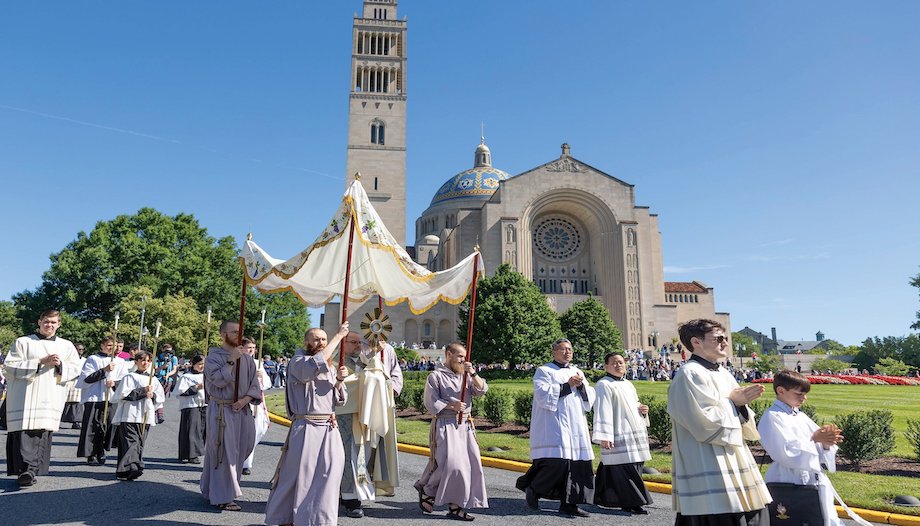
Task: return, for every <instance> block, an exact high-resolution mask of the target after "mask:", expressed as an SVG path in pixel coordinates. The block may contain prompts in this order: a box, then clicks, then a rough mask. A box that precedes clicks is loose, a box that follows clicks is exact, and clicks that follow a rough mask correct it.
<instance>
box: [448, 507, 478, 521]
mask: <svg viewBox="0 0 920 526" xmlns="http://www.w3.org/2000/svg"><path fill="white" fill-rule="evenodd" d="M447 518H448V519H453V520H455V521H465V522H470V521H472V520H473V516H472V515H470V514H469V513H467V512H465V511H463V508H461V507H460V506H454V505H453V504H451V505H450V508H449V509H448V510H447Z"/></svg>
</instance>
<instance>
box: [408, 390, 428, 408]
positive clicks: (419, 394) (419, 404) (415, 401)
mask: <svg viewBox="0 0 920 526" xmlns="http://www.w3.org/2000/svg"><path fill="white" fill-rule="evenodd" d="M413 387H414V386H413ZM411 400H412V407H414V408H415V409H416V410H417V411H418V412H419V413H427V412H428V408H427V407H425V386H423V385H420V386H418V387H414V388H413V389H412V398H411Z"/></svg>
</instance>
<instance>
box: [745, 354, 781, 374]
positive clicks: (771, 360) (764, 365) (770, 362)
mask: <svg viewBox="0 0 920 526" xmlns="http://www.w3.org/2000/svg"><path fill="white" fill-rule="evenodd" d="M749 367H750V368H751V369H754V370H755V371H760V372H762V373H768V372H770V371H777V370H779V356H777V355H775V354H770V355H765V356H761V355H759V354H758V355H757V359H756V360H751V362H750V366H749Z"/></svg>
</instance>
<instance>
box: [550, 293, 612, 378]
mask: <svg viewBox="0 0 920 526" xmlns="http://www.w3.org/2000/svg"><path fill="white" fill-rule="evenodd" d="M559 326H560V328H561V329H562V333H563V334H565V337H566V338H568V339H569V340H570V341H571V342H572V347H574V349H575V353H576V360H577V361H578V362H583V363H586V364H593V363H595V362H601V361H603V359H604V356H606V355H607V353H611V352H616V351H617V350H619V349H622V348H623V338H622V336H621V335H620V330H619V329H618V328H617V326H616V325H615V324H614V323H613V320H611V319H610V313H609V312H607V308H606V307H604V306H603V305H602V304H601V302H599V301H597V299H595V298H594V297H593V296H588V299H586V300H584V301H579V302H577V303H575V304H574V305H572V308H570V309H569V310H567V311H565V313H564V314H563V315H562V316H560V317H559Z"/></svg>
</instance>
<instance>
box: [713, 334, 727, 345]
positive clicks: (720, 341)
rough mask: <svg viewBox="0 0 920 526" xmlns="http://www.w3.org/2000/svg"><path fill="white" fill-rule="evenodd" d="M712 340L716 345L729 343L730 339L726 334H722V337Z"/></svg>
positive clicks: (714, 337)
mask: <svg viewBox="0 0 920 526" xmlns="http://www.w3.org/2000/svg"><path fill="white" fill-rule="evenodd" d="M712 339H713V340H715V341H716V343H728V337H727V336H725V335H724V334H720V335H718V336H713V338H712Z"/></svg>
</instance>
